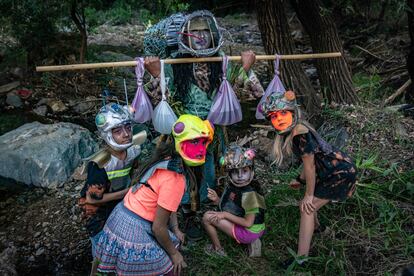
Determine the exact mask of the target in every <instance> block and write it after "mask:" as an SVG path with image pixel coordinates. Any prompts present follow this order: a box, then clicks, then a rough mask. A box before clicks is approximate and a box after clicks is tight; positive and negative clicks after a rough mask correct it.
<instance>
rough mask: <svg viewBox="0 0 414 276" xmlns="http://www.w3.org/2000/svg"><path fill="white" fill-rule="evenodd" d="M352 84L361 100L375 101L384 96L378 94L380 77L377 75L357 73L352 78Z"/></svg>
mask: <svg viewBox="0 0 414 276" xmlns="http://www.w3.org/2000/svg"><path fill="white" fill-rule="evenodd" d="M353 82H354V85H355V88H356V90H357V91H358V95H359V97H360V98H361V99H363V100H366V101H375V100H379V99H381V98H382V97H383V95H384V93H379V92H380V90H379V88H380V87H381V77H380V76H379V75H378V74H371V75H367V74H365V73H360V72H358V73H356V74H355V75H354V76H353ZM382 92H383V91H382Z"/></svg>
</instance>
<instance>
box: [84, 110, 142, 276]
mask: <svg viewBox="0 0 414 276" xmlns="http://www.w3.org/2000/svg"><path fill="white" fill-rule="evenodd" d="M131 118H132V115H131V114H130V112H129V111H128V109H127V107H126V106H125V107H123V106H121V105H118V104H116V103H110V104H107V105H105V106H103V107H102V108H101V109H100V111H99V112H98V114H97V115H96V118H95V123H96V126H97V128H98V131H99V134H100V136H101V137H102V138H103V139H104V140H105V142H106V144H107V146H108V147H107V148H106V149H105V150H104V152H102V154H100V155H97V156H95V157H92V160H90V162H89V163H88V167H87V171H88V176H87V179H86V183H85V186H84V187H83V189H82V190H81V198H80V200H79V205H80V206H81V208H82V211H83V215H82V216H83V219H84V221H85V226H86V229H87V230H88V233H89V235H90V239H91V242H92V255H93V256H94V257H95V253H94V251H95V244H96V242H97V240H98V239H99V235H100V233H101V231H102V229H103V227H104V225H105V222H106V220H107V218H108V217H109V215H110V213H111V212H112V209H113V208H114V207H115V206H116V205H117V203H118V202H120V201H121V200H122V199H123V197H124V196H125V194H126V193H127V191H128V188H129V186H130V183H131V176H130V171H131V168H132V166H133V164H134V161H135V160H136V158H137V157H138V155H139V154H140V152H141V149H140V146H139V145H133V142H132V127H131V123H132V121H131ZM94 266H96V264H95V262H94V264H93V266H92V271H91V275H94V274H95V268H94Z"/></svg>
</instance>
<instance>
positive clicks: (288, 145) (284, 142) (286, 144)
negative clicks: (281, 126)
mask: <svg viewBox="0 0 414 276" xmlns="http://www.w3.org/2000/svg"><path fill="white" fill-rule="evenodd" d="M297 111H298V114H294V116H298V122H297V124H296V126H297V125H299V124H301V125H303V126H305V127H306V128H308V129H309V130H312V131H315V129H314V128H313V127H312V126H311V124H310V123H309V122H307V121H306V120H305V119H303V113H302V111H301V110H300V109H299V108H298V109H297ZM296 126H295V127H294V128H293V129H292V130H291V131H290V132H289V134H288V135H279V134H277V135H276V138H275V141H274V143H273V149H272V153H271V156H272V158H273V160H274V161H273V163H276V165H278V166H280V165H282V163H283V160H284V159H285V158H287V157H290V156H291V155H292V140H293V137H294V136H295V135H296V133H295V128H296Z"/></svg>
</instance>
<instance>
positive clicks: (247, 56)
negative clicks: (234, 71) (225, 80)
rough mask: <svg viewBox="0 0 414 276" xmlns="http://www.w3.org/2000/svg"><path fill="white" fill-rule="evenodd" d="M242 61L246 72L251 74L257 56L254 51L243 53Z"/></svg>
mask: <svg viewBox="0 0 414 276" xmlns="http://www.w3.org/2000/svg"><path fill="white" fill-rule="evenodd" d="M241 61H242V66H243V69H244V71H246V72H249V70H250V67H252V65H253V64H254V63H255V62H256V55H255V54H254V52H253V51H252V50H248V51H244V52H242V53H241Z"/></svg>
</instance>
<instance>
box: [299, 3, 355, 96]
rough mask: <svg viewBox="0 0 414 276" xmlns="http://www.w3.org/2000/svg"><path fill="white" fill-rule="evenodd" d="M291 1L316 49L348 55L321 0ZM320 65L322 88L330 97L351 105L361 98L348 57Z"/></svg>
mask: <svg viewBox="0 0 414 276" xmlns="http://www.w3.org/2000/svg"><path fill="white" fill-rule="evenodd" d="M291 3H292V5H293V7H294V9H295V11H296V13H297V15H298V18H299V20H300V21H301V23H302V25H303V27H304V28H305V30H306V32H307V33H308V35H309V37H310V40H311V44H312V49H313V51H314V52H316V53H324V52H341V53H342V54H344V50H343V48H342V42H341V41H340V39H339V36H338V32H337V29H336V26H335V24H334V22H333V20H332V18H331V16H330V14H329V12H327V11H326V9H325V8H323V6H322V3H321V1H320V0H313V1H309V0H291ZM316 68H317V69H318V74H319V79H320V82H321V86H322V89H326V97H327V99H328V100H329V101H332V102H336V103H347V104H352V103H356V102H357V101H358V97H357V95H356V92H355V89H354V86H353V84H352V78H351V73H350V70H349V68H348V65H347V63H346V61H345V57H344V56H342V57H340V58H330V59H318V60H316Z"/></svg>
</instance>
